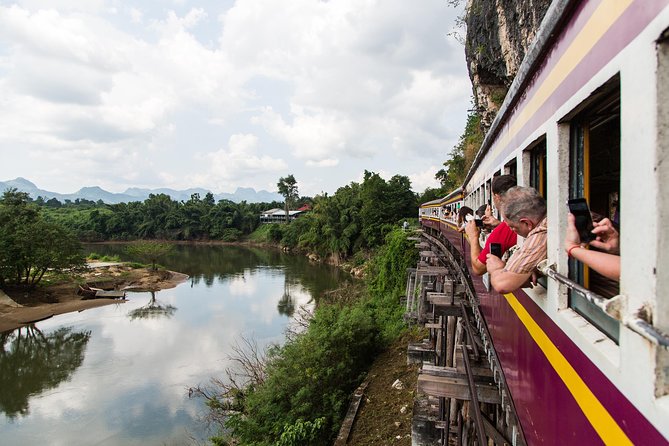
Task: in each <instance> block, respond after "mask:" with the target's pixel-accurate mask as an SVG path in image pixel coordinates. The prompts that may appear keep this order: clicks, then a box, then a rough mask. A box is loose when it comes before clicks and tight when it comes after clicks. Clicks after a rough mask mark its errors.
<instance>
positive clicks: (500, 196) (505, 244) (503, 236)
mask: <svg viewBox="0 0 669 446" xmlns="http://www.w3.org/2000/svg"><path fill="white" fill-rule="evenodd" d="M515 185H516V177H514V176H513V175H500V176H497V177H495V178H494V179H493V181H492V199H493V202H494V203H495V207H496V208H497V209H501V208H502V203H503V201H504V194H505V193H506V191H508V190H509V189H511V188H512V187H514V186H515ZM488 209H490V206H488ZM483 223H484V224H485V225H486V226H488V227H494V228H495V229H493V231H492V232H491V233H490V235H489V236H488V238H487V239H486V241H485V246H484V247H483V249H481V245H480V244H479V236H480V233H481V231H480V229H479V228H478V227H477V226H476V222H474V221H470V222H469V223H467V226H465V232H466V233H467V238H468V240H469V244H470V246H471V249H470V251H469V253H470V257H471V263H472V270H473V271H474V273H476V274H478V275H479V276H482V275H483V274H485V273H486V272H487V271H488V269H487V266H486V264H487V261H488V259H487V256H488V253H489V252H490V244H491V243H499V244H500V245H502V254H504V253H505V252H506V251H507V250H508V249H509V248H511V247H513V246H515V245H516V233H515V232H513V231H512V230H511V228H509V226H508V225H507V224H506V222H500V221H499V220H497V219H496V218H494V217H493V216H492V210H490V211H488V210H486V216H485V217H483Z"/></svg>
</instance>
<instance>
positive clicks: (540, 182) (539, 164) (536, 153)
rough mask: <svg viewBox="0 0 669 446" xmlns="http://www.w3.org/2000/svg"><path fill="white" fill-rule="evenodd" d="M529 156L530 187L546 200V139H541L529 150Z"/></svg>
mask: <svg viewBox="0 0 669 446" xmlns="http://www.w3.org/2000/svg"><path fill="white" fill-rule="evenodd" d="M529 155H530V186H531V187H533V188H535V189H536V190H538V191H539V193H540V194H541V196H542V197H544V198H546V184H547V183H546V138H542V139H541V141H539V142H538V143H537V144H536V145H535V146H534V147H532V148H531V149H529Z"/></svg>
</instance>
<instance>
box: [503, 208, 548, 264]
mask: <svg viewBox="0 0 669 446" xmlns="http://www.w3.org/2000/svg"><path fill="white" fill-rule="evenodd" d="M546 237H547V222H546V218H544V219H543V220H541V223H539V225H537V227H536V228H534V229H532V230H531V231H530V233H529V234H527V238H526V239H525V242H524V243H523V246H521V247H520V249H519V250H517V251H516V252H514V253H513V255H512V256H511V258H510V259H509V261H508V262H507V263H506V266H505V267H504V270H505V271H509V272H512V273H516V274H528V273H531V272H532V271H533V270H534V268H536V267H537V265H538V264H539V263H540V262H541V261H542V260H544V259H545V258H546V257H547V254H548V250H547V247H546Z"/></svg>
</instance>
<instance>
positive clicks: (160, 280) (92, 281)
mask: <svg viewBox="0 0 669 446" xmlns="http://www.w3.org/2000/svg"><path fill="white" fill-rule="evenodd" d="M91 266H92V267H91V268H90V269H89V270H88V271H87V272H86V273H85V274H83V276H82V279H83V281H85V282H86V283H87V284H89V285H90V286H93V287H97V288H104V289H116V290H123V289H125V290H132V291H158V290H163V289H168V288H174V287H175V286H177V285H178V284H180V283H182V282H184V281H185V280H187V279H188V276H187V275H185V274H181V273H177V272H174V271H164V270H163V271H151V270H149V269H146V268H137V269H133V268H130V267H128V266H126V265H124V264H118V263H112V264H109V263H106V264H103V263H99V264H97V265H96V264H92V265H91ZM77 290H78V284H77V282H75V281H74V280H72V281H70V282H66V283H59V284H55V285H49V286H44V287H39V288H38V289H36V290H34V291H31V292H25V291H16V290H11V289H8V290H5V291H4V292H3V291H0V332H3V331H7V330H13V329H15V328H19V327H22V326H24V325H27V324H30V323H32V322H36V321H40V320H43V319H47V318H50V317H52V316H54V315H57V314H63V313H69V312H72V311H83V310H87V309H90V308H96V307H100V306H103V305H110V304H119V303H123V302H125V301H124V300H122V299H89V300H83V299H82V297H81V296H79V295H77Z"/></svg>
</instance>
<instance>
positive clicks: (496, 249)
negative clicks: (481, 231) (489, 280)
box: [490, 243, 502, 259]
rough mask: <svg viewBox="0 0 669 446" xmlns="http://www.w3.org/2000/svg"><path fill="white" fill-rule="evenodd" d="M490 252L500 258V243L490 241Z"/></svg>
mask: <svg viewBox="0 0 669 446" xmlns="http://www.w3.org/2000/svg"><path fill="white" fill-rule="evenodd" d="M490 254H492V255H494V256H496V257H499V258H500V259H501V258H502V245H501V244H500V243H491V244H490Z"/></svg>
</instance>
